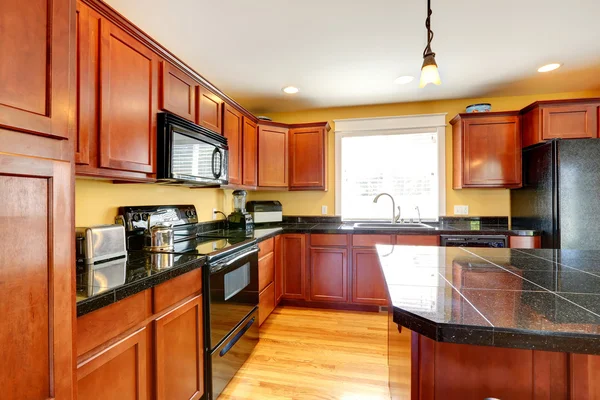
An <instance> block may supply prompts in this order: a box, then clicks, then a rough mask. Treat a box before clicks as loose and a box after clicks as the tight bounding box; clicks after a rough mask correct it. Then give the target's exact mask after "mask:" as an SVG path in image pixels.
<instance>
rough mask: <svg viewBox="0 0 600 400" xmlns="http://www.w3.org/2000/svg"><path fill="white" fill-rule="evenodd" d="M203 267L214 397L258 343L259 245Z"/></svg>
mask: <svg viewBox="0 0 600 400" xmlns="http://www.w3.org/2000/svg"><path fill="white" fill-rule="evenodd" d="M205 271H207V272H208V274H207V275H208V276H207V275H205V279H207V280H208V282H206V283H207V285H206V286H205V293H206V292H208V299H206V300H208V301H207V306H208V315H209V318H210V324H209V329H208V334H207V342H208V343H207V345H208V346H207V347H208V348H209V349H210V361H209V362H210V363H211V368H210V370H211V377H210V384H211V391H210V393H211V398H212V399H216V398H217V397H218V396H219V394H220V393H221V392H222V391H223V389H224V388H225V386H227V384H228V383H229V381H230V380H231V378H233V376H234V375H235V373H236V372H237V371H238V369H239V368H240V367H241V366H242V365H243V364H244V362H245V361H246V359H247V358H248V357H249V356H250V354H251V353H252V350H253V349H254V347H255V346H256V344H257V343H258V247H257V246H256V245H253V246H252V247H250V248H245V249H243V250H240V251H239V252H234V253H233V254H232V255H230V256H227V257H225V258H221V259H219V260H218V261H211V260H209V261H208V264H207V268H206V269H205ZM206 288H208V291H206Z"/></svg>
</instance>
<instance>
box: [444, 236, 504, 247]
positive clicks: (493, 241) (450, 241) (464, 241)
mask: <svg viewBox="0 0 600 400" xmlns="http://www.w3.org/2000/svg"><path fill="white" fill-rule="evenodd" d="M506 239H507V237H506V236H501V235H475V236H474V235H442V236H441V237H440V246H442V247H496V248H505V247H507V246H506V244H507V240H506Z"/></svg>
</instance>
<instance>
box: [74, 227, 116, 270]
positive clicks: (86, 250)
mask: <svg viewBox="0 0 600 400" xmlns="http://www.w3.org/2000/svg"><path fill="white" fill-rule="evenodd" d="M75 237H76V240H77V245H76V249H77V250H76V253H77V261H80V262H81V261H83V262H85V263H86V264H94V263H97V262H100V261H106V260H110V259H113V258H119V257H125V256H127V248H126V247H125V227H124V226H123V225H97V226H91V227H80V228H75Z"/></svg>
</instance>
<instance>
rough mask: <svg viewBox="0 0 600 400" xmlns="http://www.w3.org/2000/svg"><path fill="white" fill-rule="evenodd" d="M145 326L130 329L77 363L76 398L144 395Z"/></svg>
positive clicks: (125, 399)
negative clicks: (105, 346) (121, 337)
mask: <svg viewBox="0 0 600 400" xmlns="http://www.w3.org/2000/svg"><path fill="white" fill-rule="evenodd" d="M147 336H148V332H147V330H146V328H145V327H144V328H141V329H140V330H138V331H136V332H134V333H132V334H131V335H129V336H127V337H125V338H124V339H122V340H120V341H118V342H117V343H115V344H113V345H112V346H110V347H108V348H106V349H104V350H102V351H101V352H100V353H99V354H97V355H95V356H92V357H90V358H89V359H87V360H86V361H83V362H82V363H80V364H79V365H78V366H77V398H78V399H79V400H101V399H119V400H144V399H148V398H149V397H148V391H147V385H148V371H147V368H148V366H147V363H146V362H147V357H148V354H147V353H148V349H147V347H146V345H147V340H148V339H147Z"/></svg>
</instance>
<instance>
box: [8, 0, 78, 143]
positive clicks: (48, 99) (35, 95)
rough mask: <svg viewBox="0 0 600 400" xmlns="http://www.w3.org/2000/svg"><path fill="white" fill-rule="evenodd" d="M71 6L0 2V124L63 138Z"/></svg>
mask: <svg viewBox="0 0 600 400" xmlns="http://www.w3.org/2000/svg"><path fill="white" fill-rule="evenodd" d="M74 5H75V3H74V2H72V1H71V0H32V1H19V0H2V1H1V2H0V27H2V29H1V31H2V34H1V36H2V40H0V54H2V59H1V60H0V77H1V78H0V127H4V128H7V129H11V130H18V131H23V132H29V133H33V134H39V135H44V136H51V137H56V138H65V139H66V138H69V136H70V132H69V114H70V110H71V107H73V106H74V104H73V102H72V101H71V97H72V96H71V95H70V91H69V87H70V85H69V83H70V80H71V76H73V77H74V76H75V75H74V74H72V73H71V72H72V70H71V69H70V68H72V63H71V60H74V50H75V46H74V44H75V42H74V39H75V32H74V26H75V25H74V23H72V22H73V21H74V20H75V9H74ZM73 84H74V82H73Z"/></svg>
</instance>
